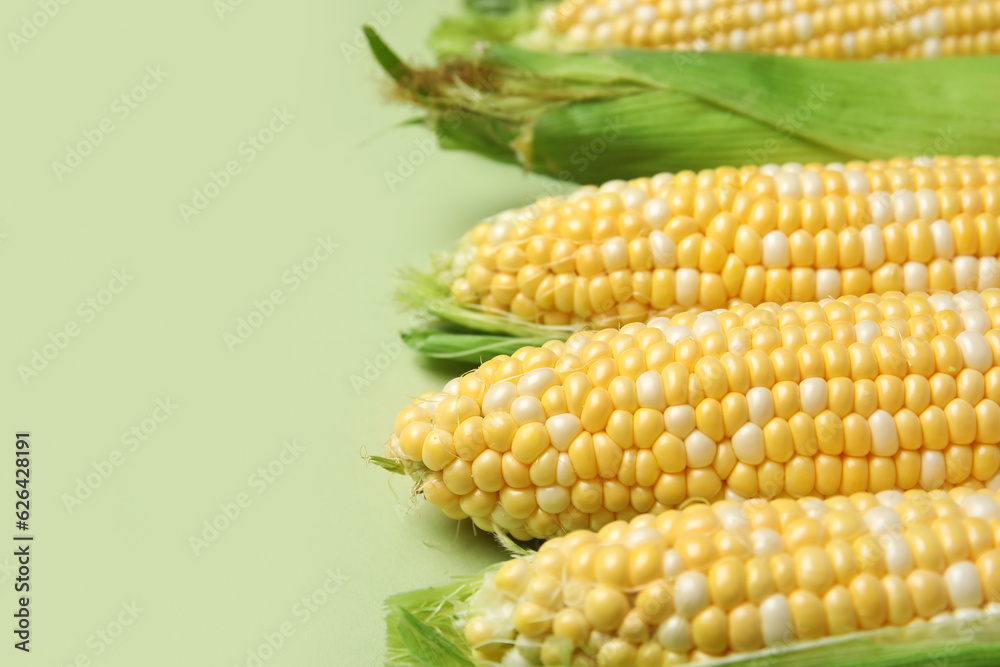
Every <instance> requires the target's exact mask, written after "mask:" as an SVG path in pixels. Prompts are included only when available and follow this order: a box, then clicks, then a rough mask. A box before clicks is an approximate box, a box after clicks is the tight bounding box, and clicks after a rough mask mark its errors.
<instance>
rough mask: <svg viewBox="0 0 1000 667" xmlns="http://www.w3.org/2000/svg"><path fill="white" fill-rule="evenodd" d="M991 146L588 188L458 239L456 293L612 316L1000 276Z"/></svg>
mask: <svg viewBox="0 0 1000 667" xmlns="http://www.w3.org/2000/svg"><path fill="white" fill-rule="evenodd" d="M998 216H1000V161H998V160H997V159H996V158H993V157H981V158H971V157H968V158H951V157H937V158H934V159H933V160H932V159H930V158H917V159H914V160H906V159H894V160H891V161H889V162H870V163H865V162H849V163H847V164H829V165H821V164H810V165H806V166H805V167H803V166H802V165H798V164H786V165H784V166H778V165H765V166H763V167H761V168H755V167H745V168H743V169H736V168H719V169H708V170H704V171H701V172H699V173H695V172H692V171H685V172H680V173H677V174H669V173H663V174H658V175H656V176H653V177H652V178H639V179H635V180H632V181H629V182H625V181H621V180H617V181H610V182H607V183H605V184H603V185H602V186H600V187H595V186H584V187H582V188H579V189H577V190H576V191H574V192H572V193H571V194H569V195H567V196H559V197H545V198H542V199H540V200H539V201H538V202H536V203H535V204H534V205H532V206H529V207H525V208H522V209H518V210H511V211H507V212H505V213H501V214H500V215H498V216H496V217H494V218H492V219H490V220H487V221H486V222H483V223H481V224H479V225H478V226H476V227H475V228H474V229H472V230H471V231H470V232H469V233H468V234H466V236H465V237H464V238H463V240H462V242H461V244H460V247H459V249H458V252H457V253H456V256H455V260H454V263H453V266H452V272H451V276H452V278H453V281H452V283H451V290H452V293H453V295H454V296H455V298H456V299H457V300H458V302H459V303H460V304H462V305H465V306H467V307H472V308H478V309H482V310H485V311H486V312H488V313H495V314H501V315H505V316H512V317H514V318H516V319H518V320H522V321H528V322H537V323H541V324H545V325H557V326H558V325H579V324H593V325H596V326H616V325H620V324H626V323H630V322H637V321H644V320H646V319H648V318H650V317H653V316H656V315H669V314H672V313H673V312H675V311H677V310H688V309H694V308H702V309H715V308H721V307H724V306H725V305H727V304H729V303H731V302H732V301H733V300H734V299H735V300H738V301H742V302H748V303H751V304H757V303H762V302H764V301H769V302H776V303H783V302H786V301H815V300H819V299H823V298H827V297H832V298H836V297H839V296H841V295H858V296H860V295H862V294H866V293H869V292H874V293H885V292H889V291H904V292H916V291H926V290H931V291H937V290H946V291H961V290H964V289H973V290H975V289H985V288H990V287H996V286H1000V265H998V261H997V256H998V254H1000V224H998Z"/></svg>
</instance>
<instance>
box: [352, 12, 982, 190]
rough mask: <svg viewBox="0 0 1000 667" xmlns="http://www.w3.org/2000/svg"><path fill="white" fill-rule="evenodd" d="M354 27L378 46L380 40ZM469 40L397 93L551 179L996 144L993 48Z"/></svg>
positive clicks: (464, 140) (450, 144) (481, 148)
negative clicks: (811, 50) (558, 47)
mask: <svg viewBox="0 0 1000 667" xmlns="http://www.w3.org/2000/svg"><path fill="white" fill-rule="evenodd" d="M366 34H368V37H369V40H370V42H371V43H372V48H373V50H375V51H376V53H378V52H382V51H385V50H388V47H387V46H385V44H384V42H382V41H381V39H379V37H378V35H376V34H375V33H374V32H373V31H368V32H367V33H366ZM482 46H483V48H481V49H479V48H477V49H473V50H472V51H471V53H470V52H467V53H466V55H465V56H462V57H456V58H451V59H446V60H443V61H442V62H441V63H440V64H439V65H438V66H437V67H436V68H432V69H423V70H421V69H415V68H410V69H409V74H408V75H406V76H403V77H401V78H396V81H397V84H398V85H397V93H398V95H399V96H400V97H401V98H403V99H404V100H406V101H409V102H412V103H414V104H416V105H418V106H419V107H421V108H423V109H424V110H425V111H426V114H427V115H426V118H427V123H428V126H429V127H430V129H431V130H433V131H434V132H435V134H436V135H437V136H438V139H439V142H440V144H441V145H442V146H443V147H445V148H448V149H460V150H466V151H471V152H474V153H478V154H480V155H483V156H486V157H488V158H490V159H493V160H498V161H502V162H508V163H514V164H519V165H521V166H522V167H523V168H525V169H528V170H532V171H536V172H539V173H543V174H547V175H550V176H555V177H557V178H560V179H561V180H565V181H574V182H579V183H599V182H603V181H606V180H611V179H615V178H634V177H638V176H648V175H652V174H655V173H657V172H661V171H680V170H683V169H693V170H699V169H704V168H712V167H719V166H724V165H729V166H741V165H744V164H747V163H750V162H758V163H764V162H789V161H797V162H804V163H805V162H816V161H819V162H831V161H847V160H851V159H864V160H872V159H888V158H892V157H896V156H914V155H926V154H937V153H949V154H956V155H958V154H976V155H978V154H989V153H996V152H1000V115H998V114H996V112H995V109H996V107H997V103H998V102H1000V93H998V92H997V91H998V90H1000V56H975V57H952V58H938V59H931V60H900V61H884V62H882V61H833V60H816V59H809V58H793V57H783V56H774V55H769V54H757V53H717V52H702V53H697V52H690V53H681V52H669V51H649V50H627V49H626V50H617V51H608V52H604V53H600V54H573V55H567V54H554V53H544V52H538V51H529V50H525V49H521V48H517V47H515V46H511V45H509V44H502V43H494V44H489V45H482ZM379 60H380V62H382V63H383V66H385V58H384V57H380V58H379ZM399 71H400V70H399V69H398V68H397V69H396V70H395V72H396V73H398V72H399ZM598 139H600V141H598Z"/></svg>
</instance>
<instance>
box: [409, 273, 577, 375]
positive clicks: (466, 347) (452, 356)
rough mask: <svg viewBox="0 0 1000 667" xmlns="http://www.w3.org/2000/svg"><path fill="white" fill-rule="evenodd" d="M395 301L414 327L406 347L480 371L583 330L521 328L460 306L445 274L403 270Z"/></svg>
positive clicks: (501, 317)
mask: <svg viewBox="0 0 1000 667" xmlns="http://www.w3.org/2000/svg"><path fill="white" fill-rule="evenodd" d="M439 261H448V258H447V256H444V257H441V258H439ZM396 301H397V302H398V304H399V305H400V307H401V308H403V309H404V310H406V311H408V312H409V313H410V314H411V319H410V321H411V322H412V326H411V327H410V328H409V329H408V330H406V331H403V332H402V334H401V336H402V339H403V342H404V343H406V344H407V345H408V346H409V347H411V348H413V349H414V350H416V351H417V352H420V353H421V354H423V355H425V356H428V357H433V358H436V359H448V360H452V361H463V362H467V363H469V364H474V365H479V364H481V363H483V362H484V361H487V360H489V359H492V358H493V357H495V356H497V355H499V354H513V353H514V352H516V351H517V350H518V349H519V348H521V347H524V346H525V345H534V346H540V345H542V344H544V343H545V342H546V341H549V340H553V339H560V340H565V339H566V338H568V337H569V336H570V334H572V333H573V332H575V331H578V330H579V327H552V326H543V325H541V324H532V323H530V322H521V321H519V320H515V319H513V318H512V317H510V316H509V315H500V314H491V313H488V312H485V311H482V310H474V309H472V308H467V307H465V306H462V305H459V303H458V302H457V301H456V300H455V299H454V298H453V297H452V296H451V288H450V283H449V281H448V279H447V277H446V273H445V272H444V271H443V270H441V269H438V270H433V271H428V272H424V271H418V270H416V269H406V270H404V271H403V272H402V273H401V275H400V279H399V282H398V284H397V286H396Z"/></svg>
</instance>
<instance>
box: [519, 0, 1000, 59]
mask: <svg viewBox="0 0 1000 667" xmlns="http://www.w3.org/2000/svg"><path fill="white" fill-rule="evenodd" d="M997 18H1000V5H998V4H997V3H996V2H993V1H992V0H980V1H978V2H961V3H957V2H956V3H951V4H941V5H937V4H932V3H930V2H926V1H921V2H912V3H902V2H893V1H892V0H888V1H882V2H878V1H876V0H867V1H866V2H846V1H844V0H832V2H823V3H821V2H812V1H811V0H805V1H803V2H761V1H760V0H753V1H751V2H730V1H727V0H721V1H720V2H714V1H713V0H701V1H699V2H694V1H693V0H666V1H665V2H658V3H657V2H640V1H639V0H591V1H590V2H580V0H563V2H560V3H558V4H556V5H552V6H549V7H546V8H545V9H544V10H543V11H542V12H541V14H540V20H539V28H538V29H537V31H536V33H535V34H534V35H530V36H529V38H534V40H535V41H537V42H541V43H542V44H545V43H549V44H551V45H552V46H553V47H555V48H562V49H569V50H587V49H603V48H609V47H633V48H660V49H671V50H675V51H688V50H695V51H703V50H705V49H711V50H713V51H759V52H764V53H776V54H783V55H784V54H787V55H792V56H808V57H811V58H860V59H867V58H877V57H882V58H886V57H888V58H933V57H935V56H941V55H944V56H955V55H975V54H988V53H997V52H998V51H1000V30H997ZM525 41H528V40H525Z"/></svg>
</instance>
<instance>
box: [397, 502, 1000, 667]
mask: <svg viewBox="0 0 1000 667" xmlns="http://www.w3.org/2000/svg"><path fill="white" fill-rule="evenodd" d="M997 500H998V497H997V496H996V495H995V494H994V492H992V491H988V490H985V489H980V490H978V491H975V490H972V489H969V488H955V489H952V490H951V491H950V492H944V491H932V492H930V493H926V492H923V491H907V492H905V493H903V492H899V491H883V492H880V493H878V494H875V495H873V494H870V493H857V494H853V495H851V496H849V497H847V496H836V497H832V498H828V499H826V500H821V499H818V498H802V499H799V500H792V499H777V500H773V501H763V500H756V501H753V500H752V501H746V502H744V503H736V502H731V501H723V502H719V503H715V504H713V505H711V506H707V505H702V504H694V505H691V506H688V507H686V508H684V509H683V510H680V511H679V510H671V511H668V512H665V513H663V514H660V515H658V516H654V515H651V514H643V515H640V516H637V517H634V518H632V519H631V520H630V521H628V522H626V521H616V522H614V523H611V524H608V525H607V526H605V527H604V528H603V529H601V531H600V532H598V533H593V532H590V531H585V530H581V531H575V532H573V533H570V534H568V535H566V536H564V537H558V538H554V539H552V540H549V541H548V542H546V543H545V544H543V545H542V546H541V548H540V549H539V550H538V552H537V553H534V554H528V555H526V556H520V557H517V558H513V559H511V560H509V561H507V562H506V563H504V564H503V565H502V566H500V567H499V568H498V569H497V568H493V569H490V570H489V571H488V572H487V573H485V574H484V575H483V576H482V577H481V578H479V579H478V580H473V581H472V582H470V583H468V584H465V586H464V587H463V588H458V589H455V590H452V591H449V593H448V597H443V596H442V597H439V599H437V600H436V602H437V607H434V606H433V604H432V602H433V595H431V594H432V593H433V591H427V592H425V593H426V594H425V595H424V596H422V597H423V598H424V599H422V600H421V603H422V604H420V605H415V604H414V603H415V602H416V601H417V599H418V598H417V597H416V596H414V595H412V594H411V596H409V598H403V599H399V600H396V601H390V604H392V603H393V602H395V603H396V604H401V605H403V609H406V608H407V606H411V608H414V609H415V610H416V612H417V614H413V613H409V618H410V619H411V622H412V627H414V628H415V629H418V630H419V633H420V634H421V635H422V636H417V637H413V635H412V634H411V637H409V638H408V639H409V640H410V641H409V643H410V644H411V645H413V646H414V647H415V648H417V650H419V645H420V644H421V643H422V642H426V643H427V644H431V641H432V640H436V641H437V644H438V645H439V646H442V645H443V646H447V647H448V648H449V649H450V650H451V651H452V652H453V653H457V654H464V656H466V660H467V661H466V662H464V663H463V662H455V663H454V664H466V665H471V664H472V663H473V662H474V663H475V664H478V665H503V666H522V665H524V666H528V665H572V666H573V667H585V666H586V667H596V666H601V667H661V666H663V665H679V664H687V663H689V662H699V663H711V662H712V661H716V660H722V659H724V658H725V659H727V662H726V663H725V664H737V665H761V664H767V665H796V666H799V667H801V666H817V667H818V666H819V665H831V664H836V665H839V666H847V665H849V666H861V665H869V666H875V665H888V664H893V665H924V664H935V662H936V661H937V660H939V659H940V660H941V662H942V663H943V664H954V665H963V666H965V667H971V666H973V665H981V666H983V667H985V666H986V665H995V664H996V656H997V651H998V650H1000V645H998V644H997V642H998V639H1000V636H998V629H1000V624H998V620H997V619H998V614H1000V504H998V502H997ZM456 597H457V598H458V599H457V600H456V599H455V598H456ZM421 607H422V609H421ZM431 609H433V610H434V611H430V610H431ZM435 612H436V613H435ZM421 617H422V618H421ZM449 625H450V626H451V627H448V626H449ZM397 628H398V626H397ZM397 628H392V629H390V642H391V643H392V642H396V643H397V644H398V643H400V642H399V640H400V639H401V637H400V635H399V633H397V632H395V630H396V629H397ZM438 628H440V629H438ZM744 656H745V661H744V660H739V659H740V658H741V657H744ZM945 656H946V657H945ZM730 661H732V662H730ZM403 664H406V663H403Z"/></svg>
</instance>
